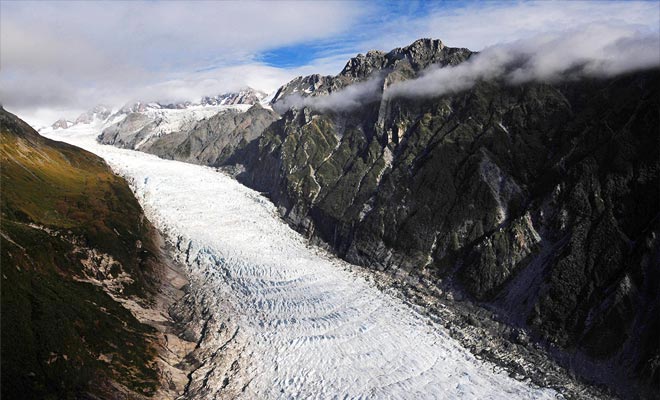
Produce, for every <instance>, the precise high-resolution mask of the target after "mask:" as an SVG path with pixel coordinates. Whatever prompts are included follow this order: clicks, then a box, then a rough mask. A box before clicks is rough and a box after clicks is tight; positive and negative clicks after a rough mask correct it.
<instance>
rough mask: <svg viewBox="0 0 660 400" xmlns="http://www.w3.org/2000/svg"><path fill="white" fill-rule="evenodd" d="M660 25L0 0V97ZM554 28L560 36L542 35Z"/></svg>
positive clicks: (608, 13) (576, 47) (318, 67)
mask: <svg viewBox="0 0 660 400" xmlns="http://www.w3.org/2000/svg"><path fill="white" fill-rule="evenodd" d="M659 27H660V3H659V2H657V1H650V2H627V1H621V2H617V1H608V2H596V1H587V2H568V1H565V2H550V1H542V2H522V1H520V2H458V1H451V2H443V1H433V2H424V1H397V2H376V1H359V2H358V1H338V2H331V1H308V2H305V1H296V2H284V1H281V2H280V1H271V2H231V1H222V2H214V1H193V2H177V1H147V2H137V1H107V2H104V1H92V2H73V1H52V2H49V1H39V2H30V1H20V2H19V1H0V103H2V104H3V106H4V107H5V108H7V109H8V110H10V111H12V112H15V113H17V114H18V115H19V116H20V117H22V118H24V119H26V120H27V121H28V122H30V123H32V124H33V125H46V124H48V125H49V124H50V123H52V122H53V121H54V120H56V119H58V118H60V117H62V116H66V117H69V118H75V116H76V115H77V114H79V113H81V112H83V111H84V110H86V109H89V108H91V107H93V106H94V105H96V104H99V103H103V104H107V105H109V106H113V107H119V106H121V105H123V104H125V103H126V102H129V101H137V100H142V101H179V100H197V99H199V98H200V97H201V96H203V95H213V94H219V93H223V92H227V91H231V90H236V89H239V88H241V87H245V86H251V87H254V88H256V89H260V90H263V91H266V92H270V91H274V90H276V89H277V88H278V87H279V86H281V85H282V84H284V83H286V82H287V81H289V80H290V79H292V78H294V77H296V76H299V75H307V74H312V73H320V74H336V73H338V72H339V71H341V69H342V68H343V66H344V65H345V63H346V61H347V60H348V59H349V58H350V57H352V56H355V55H356V54H358V53H366V52H367V51H368V50H371V49H378V50H385V51H389V50H391V49H393V48H396V47H402V46H406V45H408V44H410V43H412V42H413V41H414V40H416V39H419V38H422V37H430V38H436V39H441V40H442V41H443V42H444V43H445V44H446V45H448V46H453V47H466V48H469V49H471V50H475V51H481V50H488V49H491V48H511V47H510V46H511V45H510V44H511V43H526V46H530V45H532V44H533V45H536V43H541V44H542V46H543V47H542V48H543V49H544V52H549V53H551V54H552V55H553V57H554V58H552V60H553V62H560V61H561V59H562V57H563V56H564V53H565V52H568V54H569V55H570V54H574V53H575V52H577V51H583V48H584V47H585V46H584V44H583V43H581V42H578V41H576V39H575V38H582V39H581V40H583V41H593V40H596V39H599V38H601V37H602V36H603V34H604V35H605V36H606V37H609V36H611V35H609V32H623V33H621V35H624V33H625V35H624V36H616V37H613V38H612V40H614V39H616V40H617V43H619V42H621V40H622V38H623V39H626V38H630V37H643V38H646V39H648V38H649V37H651V38H657V37H658V36H659V35H660V33H659V32H658V31H659V29H660V28H659ZM587 31H588V32H590V33H591V34H590V35H582V36H580V35H579V34H576V33H582V32H587ZM548 35H550V36H551V37H554V38H555V41H554V42H553V41H552V40H550V41H548V40H544V41H541V42H539V41H538V40H539V39H538V38H543V37H546V36H548ZM562 37H563V38H571V39H572V40H570V41H568V42H567V41H559V42H558V41H557V40H559V39H556V38H562ZM530 38H536V39H535V40H533V41H529V40H530ZM525 41H527V42H525ZM566 43H567V44H566ZM608 43H609V44H610V45H611V43H610V42H607V43H605V44H604V45H603V46H601V47H599V48H598V51H600V53H599V54H600V55H601V56H602V54H601V53H603V52H604V51H606V50H607V49H610V48H611V47H607V46H606V45H607V44H608ZM653 43H654V42H653V41H651V44H653ZM553 44H554V45H557V44H566V46H570V48H568V47H565V48H563V47H562V48H561V51H557V50H556V47H553ZM498 46H499V47H498ZM502 46H504V47H502ZM506 46H509V47H506ZM628 47H629V46H626V48H628ZM633 47H634V46H633ZM588 50H589V49H588ZM589 51H591V50H589ZM638 54H643V49H642V50H640V52H637V53H631V54H630V57H635V56H637V55H638ZM654 54H655V53H653V54H652V56H654ZM537 59H538V60H537V61H539V62H540V61H543V62H548V60H549V58H547V57H546V58H542V57H537ZM557 60H559V61H557ZM534 71H535V73H536V70H534ZM402 92H403V89H402Z"/></svg>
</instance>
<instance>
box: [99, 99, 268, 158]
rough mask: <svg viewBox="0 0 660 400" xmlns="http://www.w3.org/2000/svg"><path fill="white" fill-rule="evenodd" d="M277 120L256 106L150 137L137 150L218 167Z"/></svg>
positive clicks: (105, 138) (106, 136) (103, 137)
mask: <svg viewBox="0 0 660 400" xmlns="http://www.w3.org/2000/svg"><path fill="white" fill-rule="evenodd" d="M277 119H279V115H278V114H277V113H275V112H274V111H272V110H270V109H267V108H263V107H262V106H261V105H259V104H256V105H254V106H252V107H250V108H249V109H248V110H247V111H240V110H225V111H220V112H218V113H217V114H215V115H213V116H211V117H209V118H206V119H203V120H201V121H199V122H197V123H195V124H194V125H192V126H190V127H189V128H187V129H182V130H179V131H177V132H173V133H170V134H167V135H162V136H155V137H151V138H150V139H148V140H146V141H144V142H143V143H141V144H140V146H139V149H140V150H141V151H144V152H147V153H151V154H156V155H158V156H160V157H163V158H168V159H172V160H179V161H186V162H192V163H195V164H202V165H211V166H218V165H222V164H224V163H225V162H226V161H227V160H228V159H229V158H230V157H232V156H233V155H234V154H235V153H237V152H238V151H239V150H241V149H243V148H244V147H245V146H246V145H247V144H248V143H249V142H251V141H253V140H255V139H256V138H258V137H259V135H260V134H261V133H262V132H263V131H264V129H266V128H267V127H268V126H269V125H270V124H271V123H272V122H273V121H275V120H277ZM113 133H114V130H113V127H112V126H111V127H109V128H107V129H105V130H104V131H103V133H102V134H101V136H100V138H99V140H100V142H101V143H107V142H113V141H114V140H116V139H110V137H111V136H112V134H113ZM116 137H117V136H114V138H116Z"/></svg>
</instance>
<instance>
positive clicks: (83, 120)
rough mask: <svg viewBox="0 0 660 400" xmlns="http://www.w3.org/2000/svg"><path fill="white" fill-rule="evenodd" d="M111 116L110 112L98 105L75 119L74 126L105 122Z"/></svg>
mask: <svg viewBox="0 0 660 400" xmlns="http://www.w3.org/2000/svg"><path fill="white" fill-rule="evenodd" d="M110 114H112V111H111V110H110V109H109V108H108V107H106V106H103V105H98V106H96V107H94V108H92V109H91V110H89V111H87V112H84V113H82V114H80V115H79V116H78V118H76V121H75V122H74V124H91V123H92V122H94V121H95V120H99V121H105V120H106V119H108V117H109V116H110Z"/></svg>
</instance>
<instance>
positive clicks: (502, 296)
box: [239, 41, 660, 392]
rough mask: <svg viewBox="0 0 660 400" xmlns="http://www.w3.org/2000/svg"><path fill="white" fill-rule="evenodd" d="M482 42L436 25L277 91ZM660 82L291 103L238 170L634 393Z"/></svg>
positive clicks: (330, 84)
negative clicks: (430, 33) (447, 35)
mask: <svg viewBox="0 0 660 400" xmlns="http://www.w3.org/2000/svg"><path fill="white" fill-rule="evenodd" d="M469 54H470V53H469V52H468V51H466V50H462V49H448V48H446V47H444V46H442V45H441V44H439V43H438V42H437V41H418V42H415V44H413V45H411V46H409V47H408V48H404V49H397V50H394V51H393V52H390V53H381V52H370V53H368V54H367V56H362V57H357V58H354V59H352V60H351V61H349V63H348V64H347V66H346V68H344V70H343V71H342V73H341V74H340V75H338V76H337V77H319V76H311V77H307V78H297V79H296V80H294V81H292V82H291V83H289V84H288V85H285V86H284V87H283V88H282V89H281V90H280V93H278V96H276V98H275V99H274V101H275V107H277V102H279V101H283V99H284V96H285V95H287V94H291V93H298V94H303V95H306V96H309V95H311V96H314V95H322V94H327V93H330V92H332V91H334V90H336V89H337V88H340V87H342V86H343V85H346V84H348V83H349V82H354V81H360V80H366V79H369V77H373V76H376V75H378V76H381V77H382V78H381V79H383V83H384V84H386V82H387V80H388V79H393V78H389V77H392V76H396V77H397V79H399V78H400V79H407V78H409V77H412V76H415V74H416V73H417V71H420V70H421V69H422V68H424V67H425V66H428V65H429V64H430V63H434V62H439V61H438V60H440V62H441V63H454V62H460V61H461V60H464V59H466V58H467V57H469ZM392 60H394V61H392ZM659 88H660V74H659V73H658V71H646V72H639V73H635V74H629V75H626V76H620V77H616V78H609V79H583V80H580V81H570V82H563V83H556V84H543V83H530V84H525V85H519V86H510V85H507V84H505V83H502V82H497V81H493V82H481V83H479V84H477V85H476V86H475V87H474V88H472V89H470V90H467V91H464V92H461V93H456V94H452V95H445V96H441V97H437V98H434V99H431V100H405V99H391V100H387V101H385V100H381V99H380V98H375V99H374V100H373V101H371V102H368V103H367V104H365V105H363V106H361V107H359V108H356V109H353V110H350V111H345V112H336V111H335V112H332V111H325V112H319V111H313V110H311V109H307V108H302V109H294V110H289V111H286V112H285V113H284V114H283V118H282V119H281V120H279V121H277V122H275V123H274V124H273V125H271V126H270V127H269V128H268V129H266V130H265V131H264V133H263V135H262V136H261V137H260V138H259V139H258V140H256V141H254V142H252V143H251V144H250V145H249V146H248V147H247V149H246V152H245V154H244V155H243V158H242V160H240V161H241V162H242V163H244V164H245V165H246V167H247V170H246V172H245V173H244V174H242V175H241V176H239V179H241V180H242V181H243V182H245V183H246V184H248V185H249V186H252V187H254V188H257V189H258V190H260V191H262V192H266V193H268V195H269V196H270V197H271V198H272V199H273V200H274V201H275V203H276V204H278V205H279V206H280V209H281V212H282V214H283V215H284V216H285V217H286V218H287V220H288V221H289V222H291V223H292V224H293V225H294V226H295V227H296V228H297V229H299V230H301V231H304V232H306V233H307V234H308V235H310V236H313V237H318V238H320V239H322V240H323V241H325V242H327V243H328V244H329V245H330V246H331V247H332V248H334V249H335V250H336V251H337V252H338V253H339V254H340V255H341V256H342V257H344V258H346V259H347V260H349V261H351V262H355V263H358V264H362V265H365V266H370V267H373V268H378V269H382V270H388V271H391V272H392V273H396V274H409V275H411V276H422V277H425V278H429V279H431V280H432V281H434V282H436V284H437V285H438V286H441V287H443V288H445V287H449V288H451V289H452V290H454V291H458V292H460V291H465V292H466V293H467V294H469V295H470V296H471V297H472V298H473V299H475V300H477V301H480V302H484V304H486V305H487V306H489V307H494V308H496V309H498V310H500V311H503V313H502V315H505V316H506V319H507V321H508V322H510V323H512V324H516V325H521V326H524V327H528V328H530V330H531V332H532V334H533V335H534V336H535V337H536V338H537V339H539V340H541V341H547V342H549V343H550V346H551V347H552V346H559V347H560V348H563V349H564V350H565V351H568V353H571V354H573V353H575V354H581V355H586V356H588V357H589V358H592V359H596V360H600V361H599V362H600V363H601V364H600V365H601V366H602V367H603V370H605V369H613V370H615V371H617V372H616V373H615V374H614V376H615V377H616V378H617V379H619V378H620V379H621V380H622V381H625V380H626V379H627V378H630V377H632V378H633V379H639V381H641V382H642V383H643V384H642V385H640V386H639V387H635V388H633V392H635V391H636V390H638V389H639V390H643V389H640V388H641V387H648V386H647V385H650V387H655V388H658V387H659V386H660V369H659V366H660V364H659V363H658V360H660V343H659V341H658V337H659V336H658V332H660V326H659V324H660V321H659V318H658V317H657V315H660V314H658V312H659V311H660V297H659V293H660V291H659V290H658V289H659V288H658V285H659V284H660V280H659V278H660V277H659V276H658V265H659V263H660V261H659V260H660V242H659V241H658V235H659V234H660V231H659V229H660V222H659V204H660V198H659V193H658V187H659V182H658V171H660V157H659V155H658V126H660V121H659V119H658V113H659V110H660V104H659V99H660V96H659V95H660V93H659ZM576 357H577V356H576ZM578 358H579V357H578ZM576 368H578V369H579V367H576ZM582 372H584V373H586V374H587V375H589V371H582ZM592 375H593V374H592Z"/></svg>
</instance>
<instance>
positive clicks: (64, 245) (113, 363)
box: [0, 108, 187, 399]
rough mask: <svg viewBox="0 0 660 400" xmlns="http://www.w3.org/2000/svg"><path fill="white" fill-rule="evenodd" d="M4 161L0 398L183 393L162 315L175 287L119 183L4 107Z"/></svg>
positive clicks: (98, 162) (0, 112) (0, 124)
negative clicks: (0, 381) (0, 385)
mask: <svg viewBox="0 0 660 400" xmlns="http://www.w3.org/2000/svg"><path fill="white" fill-rule="evenodd" d="M0 159H1V160H2V171H1V174H2V202H1V211H2V219H1V221H0V243H1V265H2V293H1V297H2V303H1V304H2V310H1V312H2V329H1V333H2V340H1V351H2V354H1V359H2V371H1V374H2V398H6V399H37V398H95V399H114V398H119V397H118V396H124V397H126V398H136V399H140V398H146V397H152V396H166V397H173V396H175V395H176V393H177V392H180V391H182V390H183V385H185V383H186V382H187V379H186V378H185V371H183V370H179V368H178V367H174V365H175V364H176V363H178V362H179V361H181V359H180V358H177V357H176V354H175V353H172V352H171V351H170V350H169V349H170V347H168V346H173V345H172V344H170V345H168V344H166V341H165V335H166V334H169V333H173V329H174V328H173V321H170V320H168V319H167V318H163V316H165V315H167V311H166V310H167V307H168V305H169V304H171V303H172V302H173V301H174V298H171V297H168V296H170V295H171V296H174V294H175V293H176V292H177V291H178V289H176V288H173V287H172V285H170V283H168V282H167V281H164V280H162V279H163V278H162V277H163V276H164V274H165V270H164V264H165V263H166V260H165V259H164V257H163V256H162V254H161V250H160V248H159V244H158V243H159V242H158V236H157V235H156V232H155V230H154V229H153V228H152V227H151V225H150V224H149V222H148V221H147V220H146V219H145V218H144V215H143V213H142V209H141V208H140V206H139V204H138V202H137V200H136V199H135V197H134V196H133V194H132V192H131V190H130V189H129V187H128V185H127V183H126V182H125V181H124V180H123V179H122V178H120V177H118V176H116V175H114V174H113V173H112V171H111V170H110V168H109V167H108V166H107V165H106V164H105V162H103V160H102V159H100V158H99V157H97V156H95V155H93V154H91V153H89V152H87V151H84V150H82V149H80V148H77V147H74V146H71V145H68V144H64V143H60V142H55V141H52V140H49V139H46V138H44V137H42V136H40V135H39V134H38V133H37V132H36V131H34V130H33V129H32V128H31V127H30V126H29V125H27V124H26V123H25V122H23V121H22V120H20V119H19V118H18V117H16V116H15V115H13V114H10V113H9V112H7V111H5V110H4V109H1V108H0ZM168 271H170V272H169V273H168V279H175V278H174V276H173V275H172V273H171V271H173V270H168ZM177 279H178V278H177ZM153 316H156V317H155V318H156V319H155V320H152V319H151V318H154V317H153ZM170 336H171V339H170V340H174V342H176V340H175V339H176V336H175V335H170ZM163 381H167V382H168V384H167V385H165V384H164V383H163Z"/></svg>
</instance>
